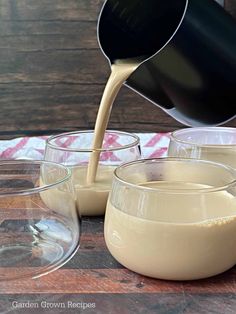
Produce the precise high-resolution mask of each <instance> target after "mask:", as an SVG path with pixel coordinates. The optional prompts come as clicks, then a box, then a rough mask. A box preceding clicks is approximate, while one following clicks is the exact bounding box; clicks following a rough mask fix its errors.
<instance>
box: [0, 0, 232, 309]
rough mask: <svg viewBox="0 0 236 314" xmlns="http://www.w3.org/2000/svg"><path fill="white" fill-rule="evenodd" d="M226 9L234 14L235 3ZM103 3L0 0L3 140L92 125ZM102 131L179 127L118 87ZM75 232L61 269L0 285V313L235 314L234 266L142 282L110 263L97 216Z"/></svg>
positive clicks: (102, 63) (102, 64) (101, 78)
mask: <svg viewBox="0 0 236 314" xmlns="http://www.w3.org/2000/svg"><path fill="white" fill-rule="evenodd" d="M225 2H226V7H227V8H228V10H230V12H231V13H232V14H235V12H236V10H235V8H236V5H235V0H228V1H227V0H226V1H225ZM102 3H103V0H0V116H1V119H0V137H1V139H3V138H9V137H16V136H21V135H28V136H32V135H39V134H52V133H58V132H62V131H69V130H76V129H88V128H93V126H94V121H95V116H96V111H97V108H98V103H99V99H100V97H101V94H102V90H103V88H104V83H105V80H106V78H107V76H108V73H109V67H108V64H107V62H106V60H105V58H104V56H103V55H102V53H101V52H100V50H99V48H98V45H97V41H96V20H97V16H98V12H99V10H100V8H101V5H102ZM144 107H145V115H144V114H143V108H144ZM228 125H231V126H236V122H235V120H234V121H231V122H230V123H229V124H228ZM109 126H110V128H115V129H123V130H129V131H139V132H142V131H143V132H148V131H151V132H160V131H171V130H173V129H175V128H179V127H182V126H181V125H180V124H179V123H177V122H176V121H174V120H173V119H172V118H170V117H168V116H167V115H166V114H165V113H163V112H162V111H160V110H159V109H158V108H156V107H154V106H153V105H152V104H150V103H149V102H147V101H145V100H144V99H143V98H141V97H140V96H138V95H137V94H134V93H133V92H132V91H130V90H128V89H126V88H123V90H122V91H121V93H120V95H119V97H118V99H117V101H116V104H115V106H114V109H113V112H112V116H111V120H110V125H109ZM82 225H83V233H82V238H81V248H80V249H79V251H78V253H77V254H76V256H75V257H74V258H73V259H72V260H71V261H70V262H68V263H67V264H66V265H65V266H64V267H62V268H61V269H60V270H58V271H56V272H54V273H52V274H49V275H47V276H45V277H42V278H40V279H37V280H25V281H16V282H8V283H6V282H0V293H1V295H0V311H1V313H8V312H9V313H18V312H19V313H42V312H46V313H82V312H84V313H96V314H100V313H101V314H103V313H111V314H113V313H123V314H126V313H168V314H178V313H219V314H223V313H224V314H225V313H235V312H236V268H233V269H232V270H230V271H228V272H226V273H225V274H223V275H220V276H217V277H213V278H211V279H208V280H201V281H194V282H169V281H161V280H154V279H150V278H147V277H143V276H140V275H137V274H135V273H133V272H131V271H129V270H127V269H125V268H123V267H122V266H121V265H120V264H118V263H117V262H116V261H115V260H114V259H113V258H112V256H111V255H110V253H109V252H108V250H107V249H106V246H105V243H104V238H103V218H84V219H83V223H82ZM6 271H8V270H7V269H6ZM82 303H83V304H82ZM21 304H23V306H24V307H25V308H22V309H21V308H20V307H21ZM24 304H25V305H24ZM27 304H28V305H29V306H32V307H34V310H33V309H32V308H29V309H27V308H26V306H27ZM73 307H74V308H73ZM81 307H84V309H81ZM85 307H87V308H85ZM93 307H95V308H93Z"/></svg>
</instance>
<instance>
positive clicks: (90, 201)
mask: <svg viewBox="0 0 236 314" xmlns="http://www.w3.org/2000/svg"><path fill="white" fill-rule="evenodd" d="M114 170H115V167H114V166H101V165H99V167H98V169H97V175H96V180H95V182H93V183H91V184H87V180H86V176H87V167H76V168H74V169H73V170H72V177H73V183H74V186H75V190H76V199H77V205H78V208H79V212H80V214H82V215H85V216H97V215H104V213H105V209H106V204H107V198H108V194H109V192H110V190H111V183H112V176H113V172H114Z"/></svg>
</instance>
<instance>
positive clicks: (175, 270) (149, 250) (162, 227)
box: [105, 182, 236, 280]
mask: <svg viewBox="0 0 236 314" xmlns="http://www.w3.org/2000/svg"><path fill="white" fill-rule="evenodd" d="M147 185H148V186H149V187H153V188H158V187H160V185H162V187H163V185H165V186H166V187H168V189H169V188H175V189H176V188H178V189H186V188H187V189H193V188H194V189H196V188H201V187H206V186H203V185H200V184H195V183H184V182H177V183H176V182H175V183H173V182H152V183H146V184H145V186H147ZM122 195H123V199H122V200H118V202H119V208H122V211H121V210H119V209H117V208H116V207H114V205H113V204H112V203H111V202H110V200H108V204H107V209H106V217H105V240H106V244H107V246H108V248H109V250H110V252H111V254H112V255H113V256H114V257H115V258H116V259H117V260H118V261H119V262H120V263H121V264H123V265H124V266H126V267H127V268H129V269H131V270H133V271H135V272H138V273H141V274H143V275H147V276H150V277H155V278H160V279H169V280H192V279H200V278H205V277H209V276H212V275H216V274H218V273H221V272H223V271H225V270H227V269H229V268H230V267H232V266H233V265H234V264H235V263H236V200H235V197H234V196H233V195H231V194H230V193H228V192H225V191H218V192H214V193H213V192H212V193H207V194H202V195H201V197H199V195H196V194H195V195H194V194H191V193H189V194H185V195H184V196H183V195H181V194H170V193H161V192H160V193H158V192H157V191H155V192H152V193H149V194H147V193H146V194H142V193H141V192H140V191H137V190H136V191H134V190H133V189H130V188H124V190H123V191H122Z"/></svg>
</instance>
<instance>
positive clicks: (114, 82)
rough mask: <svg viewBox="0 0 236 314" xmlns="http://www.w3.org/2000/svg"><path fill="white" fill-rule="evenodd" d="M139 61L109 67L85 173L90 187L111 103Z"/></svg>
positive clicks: (95, 170)
mask: <svg viewBox="0 0 236 314" xmlns="http://www.w3.org/2000/svg"><path fill="white" fill-rule="evenodd" d="M139 64H140V60H138V59H125V60H117V61H116V62H115V63H114V64H113V65H112V66H111V74H110V77H109V79H108V81H107V84H106V87H105V90H104V93H103V96H102V99H101V103H100V106H99V110H98V114H97V119H96V123H95V129H94V138H93V143H92V153H91V155H90V159H89V164H88V171H87V178H86V181H87V184H88V185H91V184H93V183H94V182H95V179H96V173H97V168H98V163H99V158H100V153H101V148H102V144H103V139H104V135H105V131H106V128H107V125H108V121H109V117H110V113H111V109H112V105H113V102H114V100H115V98H116V96H117V94H118V92H119V90H120V89H121V87H122V85H123V83H124V82H125V81H126V80H127V79H128V77H129V76H130V75H131V74H132V73H133V72H134V71H135V70H136V68H137V67H138V66H139Z"/></svg>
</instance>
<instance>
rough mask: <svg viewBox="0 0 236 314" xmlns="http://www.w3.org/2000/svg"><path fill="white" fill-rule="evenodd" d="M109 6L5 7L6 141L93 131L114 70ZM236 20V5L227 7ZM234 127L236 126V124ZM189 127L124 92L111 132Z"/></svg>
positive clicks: (0, 44) (15, 2) (52, 3)
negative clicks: (107, 32) (107, 52)
mask: <svg viewBox="0 0 236 314" xmlns="http://www.w3.org/2000/svg"><path fill="white" fill-rule="evenodd" d="M102 4H103V0H0V117H1V118H0V138H9V137H15V136H22V135H40V134H52V133H56V132H62V131H70V130H75V129H88V128H93V127H94V123H95V118H96V113H97V109H98V105H99V101H100V98H101V95H102V92H103V88H104V84H105V81H106V79H107V77H108V75H109V66H108V63H107V61H106V59H105V58H104V56H103V55H102V53H101V51H100V49H99V47H98V44H97V39H96V24H97V17H98V13H99V10H100V8H101V6H102ZM225 7H226V9H227V10H228V11H229V12H231V14H233V15H234V16H236V0H228V1H225ZM228 125H231V126H236V120H234V121H231V122H230V123H229V124H228ZM180 127H183V126H182V125H181V124H179V123H178V122H176V121H175V120H174V119H172V118H171V117H169V116H167V115H166V114H165V113H164V112H162V111H161V110H160V109H158V108H157V107H156V106H154V105H152V104H151V103H149V102H148V101H146V100H144V99H143V98H142V97H140V96H139V95H137V94H135V93H134V92H132V91H131V90H129V89H128V88H126V87H123V88H122V90H121V92H120V94H119V96H118V98H117V100H116V102H115V105H114V107H113V111H112V115H111V119H110V124H109V128H113V129H123V130H130V131H139V132H148V131H150V132H161V131H163V132H166V131H171V130H173V129H176V128H180Z"/></svg>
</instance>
